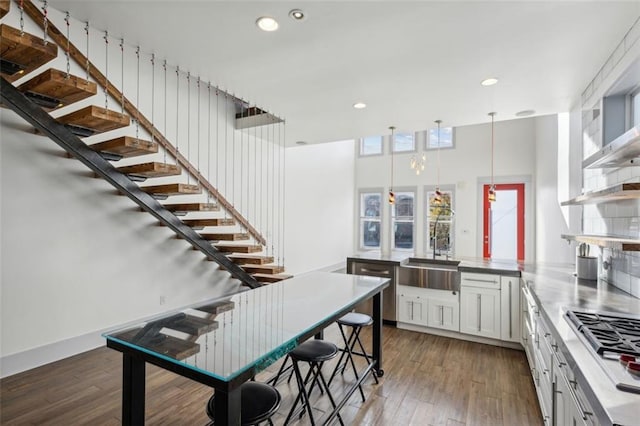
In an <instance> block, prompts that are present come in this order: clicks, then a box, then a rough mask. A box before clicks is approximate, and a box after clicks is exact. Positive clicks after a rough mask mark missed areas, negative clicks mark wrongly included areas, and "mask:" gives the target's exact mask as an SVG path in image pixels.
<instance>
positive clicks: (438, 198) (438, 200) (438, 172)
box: [433, 120, 442, 204]
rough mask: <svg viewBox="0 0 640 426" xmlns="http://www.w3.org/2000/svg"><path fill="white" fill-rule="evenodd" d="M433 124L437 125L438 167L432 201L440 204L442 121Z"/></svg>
mask: <svg viewBox="0 0 640 426" xmlns="http://www.w3.org/2000/svg"><path fill="white" fill-rule="evenodd" d="M435 123H436V124H437V125H438V167H437V179H436V196H435V198H434V199H433V201H434V202H435V203H438V204H440V203H441V202H442V192H440V124H442V120H436V121H435Z"/></svg>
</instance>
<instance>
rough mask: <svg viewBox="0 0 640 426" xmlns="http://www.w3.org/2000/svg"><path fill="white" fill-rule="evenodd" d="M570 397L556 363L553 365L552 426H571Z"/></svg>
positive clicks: (567, 387)
mask: <svg viewBox="0 0 640 426" xmlns="http://www.w3.org/2000/svg"><path fill="white" fill-rule="evenodd" d="M570 410H571V395H570V394H569V385H568V384H567V380H566V379H565V378H564V375H563V374H562V372H561V370H560V367H559V366H558V362H557V361H556V360H554V364H553V424H554V425H557V426H563V425H572V424H573V423H572V421H571V411H570Z"/></svg>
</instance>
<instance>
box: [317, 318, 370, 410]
mask: <svg viewBox="0 0 640 426" xmlns="http://www.w3.org/2000/svg"><path fill="white" fill-rule="evenodd" d="M336 323H337V324H338V328H339V329H340V334H341V335H342V339H343V340H344V344H345V346H344V348H340V349H339V350H340V351H341V352H342V354H340V358H339V359H338V363H337V364H336V367H335V368H334V369H333V373H331V377H330V378H329V385H330V384H331V382H332V381H333V379H334V377H336V375H337V374H338V372H340V374H341V375H344V370H345V369H346V368H347V363H350V364H351V367H352V368H353V374H354V375H355V376H356V380H359V379H360V377H358V370H357V369H356V364H355V362H354V361H353V355H358V356H363V357H364V358H365V359H366V360H367V364H370V363H371V356H370V355H369V354H367V351H366V350H365V348H364V345H363V344H362V341H361V340H360V332H361V331H362V328H363V327H368V326H370V325H371V324H373V319H372V318H371V317H370V316H369V315H366V314H359V313H356V312H349V313H348V314H346V315H344V316H342V317H340V318H339V319H338V320H337V321H336ZM343 327H351V333H350V334H349V337H348V338H347V335H346V334H345V332H344V328H343ZM356 343H357V344H358V345H359V346H360V350H361V351H362V352H354V348H355V346H356ZM371 372H372V373H373V378H374V379H375V381H376V384H378V383H379V382H378V375H377V374H376V371H375V369H372V370H371ZM358 388H359V389H360V396H361V397H362V402H364V401H365V397H364V391H363V390H362V384H360V385H358Z"/></svg>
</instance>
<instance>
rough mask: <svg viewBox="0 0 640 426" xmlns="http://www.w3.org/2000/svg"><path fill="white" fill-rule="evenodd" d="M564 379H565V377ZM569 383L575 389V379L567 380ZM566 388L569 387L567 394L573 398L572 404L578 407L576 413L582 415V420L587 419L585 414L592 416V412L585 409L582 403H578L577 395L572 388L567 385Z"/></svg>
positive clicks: (576, 385)
mask: <svg viewBox="0 0 640 426" xmlns="http://www.w3.org/2000/svg"><path fill="white" fill-rule="evenodd" d="M565 380H567V379H566V378H565ZM569 383H571V384H572V385H573V386H575V388H576V389H577V388H578V382H576V381H575V380H569ZM568 388H569V395H571V399H573V404H574V405H575V406H576V408H577V409H578V413H579V414H580V417H582V420H587V416H593V413H591V412H589V411H585V409H584V408H582V404H581V403H580V400H579V399H578V395H577V394H576V392H575V390H573V389H572V388H571V386H568Z"/></svg>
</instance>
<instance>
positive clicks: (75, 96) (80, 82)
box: [18, 68, 98, 111]
mask: <svg viewBox="0 0 640 426" xmlns="http://www.w3.org/2000/svg"><path fill="white" fill-rule="evenodd" d="M18 90H20V91H21V92H22V93H24V94H25V95H27V96H29V97H30V98H31V100H32V101H34V102H35V103H37V104H38V105H40V106H42V108H43V109H45V110H46V111H51V110H53V109H56V108H60V107H63V106H66V105H70V104H72V103H74V102H78V101H81V100H82V99H86V98H88V97H90V96H93V95H95V94H96V93H98V86H97V85H96V84H95V83H93V82H91V81H88V80H84V79H82V78H80V77H76V76H74V75H70V76H69V78H67V74H66V73H65V72H63V71H59V70H56V69H54V68H49V69H48V70H46V71H45V72H43V73H41V74H39V75H38V76H36V77H34V78H32V79H31V80H29V81H27V82H26V83H23V84H21V85H20V86H19V87H18Z"/></svg>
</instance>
